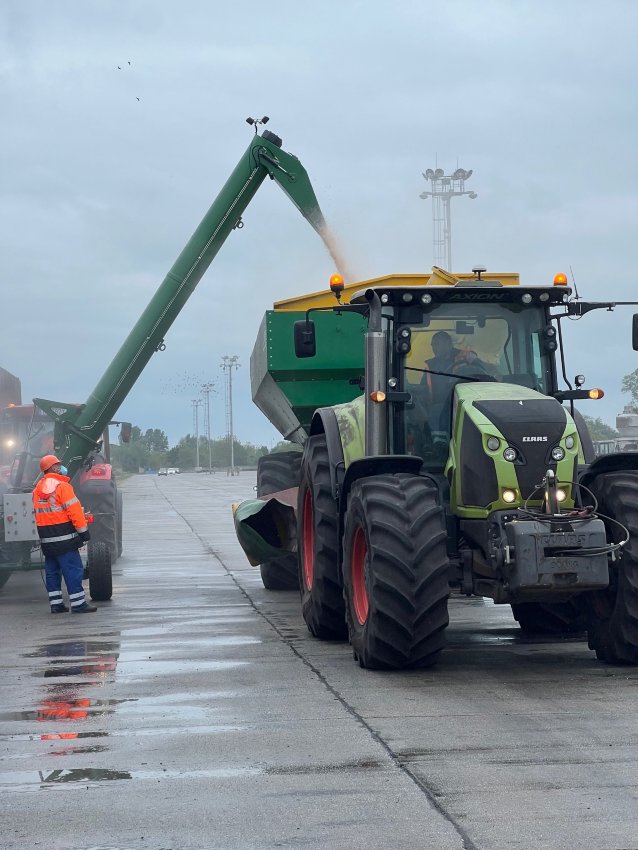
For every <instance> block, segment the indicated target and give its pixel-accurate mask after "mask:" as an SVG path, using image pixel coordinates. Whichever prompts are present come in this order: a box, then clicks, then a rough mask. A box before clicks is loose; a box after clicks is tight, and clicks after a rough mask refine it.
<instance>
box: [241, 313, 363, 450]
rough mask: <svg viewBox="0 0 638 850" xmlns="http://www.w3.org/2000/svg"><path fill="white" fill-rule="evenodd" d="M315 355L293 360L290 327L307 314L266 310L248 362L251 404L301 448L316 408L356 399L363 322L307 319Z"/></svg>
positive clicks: (349, 317) (347, 317) (349, 316)
mask: <svg viewBox="0 0 638 850" xmlns="http://www.w3.org/2000/svg"><path fill="white" fill-rule="evenodd" d="M311 315H312V318H313V321H314V322H315V328H316V334H317V354H316V356H315V357H309V358H307V359H305V360H300V359H299V358H298V357H296V356H295V352H294V346H293V334H294V324H295V322H298V321H301V320H303V319H305V316H306V314H305V313H300V312H287V311H278V310H269V311H268V312H267V313H266V315H265V316H264V319H263V321H262V323H261V326H260V328H259V334H258V336H257V341H256V343H255V346H254V348H253V352H252V355H251V358H250V375H251V384H252V396H253V401H254V402H255V404H256V405H257V407H258V408H259V409H260V410H261V411H262V413H263V414H264V415H265V416H266V417H267V418H268V419H269V420H270V422H271V423H272V424H273V425H274V426H275V428H276V429H277V430H278V431H279V433H280V434H281V435H282V437H284V439H286V440H291V441H292V442H295V443H300V444H303V443H304V442H305V440H306V437H307V435H308V431H309V429H310V423H311V421H312V416H313V414H314V412H315V410H317V408H319V407H331V406H332V405H335V404H342V403H344V402H349V401H352V399H354V398H356V397H357V396H360V395H361V390H360V388H359V386H358V380H359V378H360V377H361V376H362V375H363V373H364V333H365V320H364V319H363V317H362V316H360V315H358V314H355V313H343V314H342V315H336V314H335V313H331V312H315V313H312V314H311Z"/></svg>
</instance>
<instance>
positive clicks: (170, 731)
mask: <svg viewBox="0 0 638 850" xmlns="http://www.w3.org/2000/svg"><path fill="white" fill-rule="evenodd" d="M246 728H247V727H246V726H245V725H244V724H230V723H224V724H220V723H218V724H216V725H210V726H165V727H154V728H149V729H136V730H135V732H134V733H132V732H131V731H130V730H129V729H122V730H117V731H109V732H103V731H99V732H98V731H95V732H67V733H58V734H57V735H56V734H55V733H49V734H46V735H35V734H33V733H29V732H19V733H16V734H15V735H0V741H42V740H47V741H52V740H56V739H57V738H59V739H60V740H65V739H66V738H70V737H72V738H77V739H80V738H107V737H108V738H130V737H131V735H132V734H134V736H135V737H136V738H147V737H153V736H157V735H159V736H163V737H166V738H170V737H172V736H174V735H223V734H226V733H228V732H242V731H243V730H244V729H246Z"/></svg>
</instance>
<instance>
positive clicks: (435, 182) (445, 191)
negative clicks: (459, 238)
mask: <svg viewBox="0 0 638 850" xmlns="http://www.w3.org/2000/svg"><path fill="white" fill-rule="evenodd" d="M423 176H424V177H425V179H426V180H428V181H429V183H430V190H429V191H428V192H421V194H420V195H419V197H420V198H423V199H425V198H432V232H433V246H434V265H435V266H439V267H440V268H443V269H446V270H447V271H452V218H451V215H450V201H451V200H452V198H455V197H458V196H460V195H468V197H470V198H471V199H472V200H474V198H476V197H478V195H477V194H476V192H472V191H470V190H468V189H466V188H465V181H466V180H468V179H469V178H470V177H471V176H472V169H470V170H469V171H465V169H463V168H457V169H456V171H455V172H454V173H453V174H446V173H445V172H444V171H443V169H442V168H436V169H434V170H433V169H431V168H428V170H427V171H425V172H423Z"/></svg>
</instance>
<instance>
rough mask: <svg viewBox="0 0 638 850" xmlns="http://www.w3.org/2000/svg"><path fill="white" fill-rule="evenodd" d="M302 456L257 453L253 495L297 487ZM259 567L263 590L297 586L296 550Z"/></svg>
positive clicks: (293, 588)
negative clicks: (261, 454) (258, 456)
mask: <svg viewBox="0 0 638 850" xmlns="http://www.w3.org/2000/svg"><path fill="white" fill-rule="evenodd" d="M302 456H303V455H302V452H277V453H275V454H272V455H265V456H264V457H260V458H259V460H258V462H257V495H258V496H268V495H269V494H270V493H276V492H278V491H279V490H288V489H290V488H291V487H297V486H298V485H299V475H300V470H301V459H302ZM259 570H260V572H261V580H262V582H263V585H264V587H265V588H266V590H297V589H298V587H299V571H298V567H297V555H296V554H293V553H291V554H287V555H282V556H281V558H275V559H274V560H271V561H265V562H264V563H263V564H260V566H259Z"/></svg>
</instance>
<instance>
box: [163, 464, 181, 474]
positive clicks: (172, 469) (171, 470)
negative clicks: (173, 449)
mask: <svg viewBox="0 0 638 850" xmlns="http://www.w3.org/2000/svg"><path fill="white" fill-rule="evenodd" d="M166 474H167V475H179V469H178V467H176V466H169V467H168V469H167V470H166Z"/></svg>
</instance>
